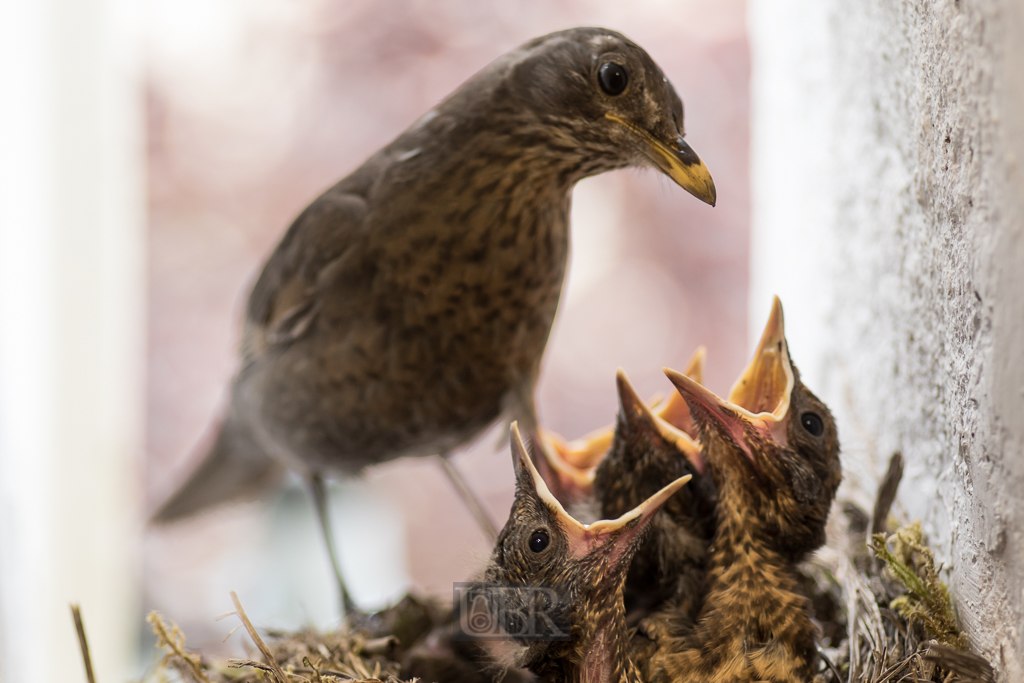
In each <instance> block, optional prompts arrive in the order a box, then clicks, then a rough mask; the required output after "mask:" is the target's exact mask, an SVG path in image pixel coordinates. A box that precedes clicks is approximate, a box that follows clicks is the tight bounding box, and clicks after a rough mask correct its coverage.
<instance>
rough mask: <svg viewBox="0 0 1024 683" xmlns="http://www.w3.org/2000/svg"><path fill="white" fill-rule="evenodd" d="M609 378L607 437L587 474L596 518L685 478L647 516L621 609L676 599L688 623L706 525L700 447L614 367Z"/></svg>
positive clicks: (708, 499)
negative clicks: (611, 412)
mask: <svg viewBox="0 0 1024 683" xmlns="http://www.w3.org/2000/svg"><path fill="white" fill-rule="evenodd" d="M616 383H617V385H618V391H619V414H618V421H617V424H616V427H615V438H614V439H613V441H612V446H611V448H610V449H609V451H608V454H607V455H606V456H605V457H604V459H603V460H601V463H600V464H599V465H598V466H597V471H596V473H595V476H594V495H595V496H596V498H597V500H598V502H599V503H600V515H601V517H602V518H603V519H611V518H614V517H617V516H619V515H621V514H624V513H625V512H626V511H627V510H630V509H632V508H633V507H635V506H636V505H639V504H640V502H641V501H643V500H645V499H646V498H647V497H648V496H651V495H653V494H654V493H655V492H656V491H658V490H659V489H660V488H661V487H663V486H664V485H665V484H666V483H667V482H670V481H673V480H675V479H677V478H679V477H684V476H692V477H693V481H692V482H691V483H690V485H689V486H687V487H686V489H685V490H684V491H681V492H680V493H678V494H676V495H675V496H673V497H672V499H671V500H670V501H668V502H667V503H666V504H665V509H664V511H663V512H662V513H661V514H659V515H658V516H657V518H655V519H654V520H652V521H651V524H650V526H651V530H650V532H649V533H648V535H647V538H646V540H645V541H644V542H643V544H642V545H641V546H640V549H639V550H638V551H637V554H636V557H635V558H633V564H632V565H631V566H630V568H629V574H628V575H627V578H626V588H625V604H626V613H627V614H628V615H631V616H632V615H634V614H640V615H642V614H643V613H645V612H648V611H650V609H652V608H653V607H655V606H656V605H658V604H660V603H662V602H664V601H665V600H666V599H668V598H670V597H673V596H676V600H677V602H676V609H677V611H678V612H679V613H682V614H686V615H688V616H689V618H690V619H691V620H692V619H693V618H695V617H696V616H697V614H696V611H697V609H698V608H699V607H700V604H701V602H702V592H701V585H702V583H703V580H704V573H705V563H706V560H707V546H708V542H709V541H710V539H711V533H712V530H713V529H714V506H715V492H714V486H713V484H712V482H711V477H710V476H706V475H705V474H704V472H705V465H704V461H703V458H702V457H701V451H700V446H699V445H697V443H696V442H694V441H693V439H691V438H690V437H689V436H688V435H687V434H686V433H685V432H682V431H680V430H678V429H675V428H674V427H672V426H671V425H669V424H668V423H667V422H665V421H664V420H662V419H661V418H660V417H658V416H657V415H655V414H654V413H653V412H652V411H651V409H650V408H648V407H647V406H646V405H645V404H644V402H643V401H641V400H640V397H639V396H638V395H637V393H636V391H634V389H633V387H632V385H630V383H629V380H628V379H627V378H626V374H625V373H624V372H623V371H622V370H619V372H618V374H617V376H616ZM684 411H685V404H684Z"/></svg>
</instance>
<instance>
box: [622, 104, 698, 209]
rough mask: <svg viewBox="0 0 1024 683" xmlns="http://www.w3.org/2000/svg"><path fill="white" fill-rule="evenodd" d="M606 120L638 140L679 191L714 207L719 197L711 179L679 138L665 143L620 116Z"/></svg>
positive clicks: (688, 146)
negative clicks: (679, 188)
mask: <svg viewBox="0 0 1024 683" xmlns="http://www.w3.org/2000/svg"><path fill="white" fill-rule="evenodd" d="M605 116H606V117H608V118H609V119H611V120H612V121H615V122H616V123H618V124H621V125H623V126H625V127H626V128H627V129H629V131H630V132H631V133H633V134H634V135H636V136H637V137H638V138H640V140H641V141H642V142H643V145H644V151H645V152H646V153H647V156H648V157H650V158H651V161H653V162H654V163H655V164H656V165H657V166H658V168H660V169H661V170H662V171H663V172H664V173H665V175H667V176H668V177H669V178H671V179H672V180H674V181H675V182H676V184H677V185H679V187H681V188H683V189H684V190H686V191H687V192H689V193H690V194H692V195H693V196H694V197H696V198H697V199H699V200H701V201H702V202H704V203H706V204H710V205H711V206H714V205H715V201H716V199H717V197H718V195H717V193H716V192H715V181H714V179H713V178H712V177H711V172H710V171H708V167H707V166H705V165H704V162H703V161H701V160H700V157H699V156H697V153H696V152H694V151H693V148H692V147H690V145H689V144H688V143H687V142H686V140H684V139H683V138H682V136H679V137H677V138H676V139H675V140H673V141H672V142H670V143H666V142H663V141H661V140H659V139H658V138H656V137H655V136H653V135H651V134H650V133H649V132H647V131H646V130H644V129H643V128H641V127H640V126H638V125H636V124H635V123H630V122H629V121H627V120H625V119H623V118H622V117H620V116H617V115H615V114H612V113H607V114H605Z"/></svg>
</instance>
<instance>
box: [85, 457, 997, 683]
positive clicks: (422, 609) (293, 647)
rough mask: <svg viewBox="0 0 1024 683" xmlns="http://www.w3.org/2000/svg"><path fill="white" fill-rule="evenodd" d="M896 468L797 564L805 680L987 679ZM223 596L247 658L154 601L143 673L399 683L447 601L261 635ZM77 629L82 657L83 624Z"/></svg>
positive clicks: (979, 682) (978, 682)
mask: <svg viewBox="0 0 1024 683" xmlns="http://www.w3.org/2000/svg"><path fill="white" fill-rule="evenodd" d="M901 473H902V460H901V459H900V457H899V455H898V454H897V455H896V456H894V457H893V460H892V461H891V465H890V470H889V473H888V474H887V476H886V477H885V479H883V483H882V485H881V487H880V489H879V493H878V496H877V497H876V502H875V507H874V510H873V511H872V515H871V516H870V517H869V516H868V515H867V513H865V512H864V511H863V510H861V509H860V508H859V507H857V506H856V505H854V504H852V503H850V502H846V503H843V504H841V505H840V506H839V508H840V510H841V511H842V514H841V515H840V517H841V519H839V520H837V521H838V522H839V523H838V524H837V525H835V526H838V527H839V528H840V531H838V532H833V533H832V537H831V538H830V541H829V544H828V545H827V546H826V547H825V548H823V549H822V550H821V551H819V552H818V553H817V554H816V555H815V556H814V558H813V559H812V560H810V561H808V562H807V563H805V564H804V566H803V567H802V573H803V575H804V578H805V589H806V592H807V595H808V596H810V597H811V600H812V604H813V609H814V613H815V618H816V621H817V623H818V625H819V626H820V629H821V638H820V643H821V660H822V670H821V672H820V673H819V674H818V675H817V676H815V679H814V683H847V682H849V683H901V682H910V681H913V682H915V683H916V682H925V681H930V682H941V683H956V682H959V683H993V682H994V680H995V677H994V673H993V669H992V666H991V665H990V664H989V662H988V661H986V660H985V659H984V658H982V657H981V656H979V655H977V654H975V653H973V652H971V651H970V649H969V645H968V642H967V638H966V636H965V635H964V634H963V633H961V632H960V630H959V629H958V627H957V623H956V616H955V613H954V610H953V605H952V601H951V600H950V595H949V591H948V589H947V588H946V586H945V584H944V583H943V582H942V581H941V580H940V578H939V568H938V567H936V564H935V556H934V554H933V553H932V551H931V550H930V549H929V548H928V546H927V543H926V541H925V539H924V536H923V534H922V532H921V527H920V524H919V523H914V524H911V525H908V526H904V527H902V528H898V529H895V528H892V527H890V528H889V529H888V531H886V525H885V520H886V519H887V518H888V512H889V508H890V506H891V504H892V501H893V499H894V497H895V489H896V486H897V485H898V483H899V478H900V475H901ZM232 598H233V599H234V601H235V607H236V614H237V616H238V617H239V619H240V620H241V622H242V625H243V626H244V627H245V629H246V631H248V634H249V637H250V639H251V640H252V643H253V646H254V648H255V649H254V651H253V653H252V658H250V659H229V660H226V661H218V662H213V661H208V660H206V659H204V658H203V657H202V655H201V654H200V653H196V652H192V651H189V650H188V649H187V648H186V645H185V636H184V634H182V633H181V631H180V630H179V629H178V628H177V627H176V626H175V625H174V624H171V623H169V622H167V621H166V620H165V619H164V618H163V617H161V616H160V615H159V614H157V613H155V612H154V613H151V614H150V615H149V617H148V621H149V623H150V624H151V625H152V627H153V631H154V632H155V633H156V636H157V641H158V646H159V647H160V648H161V649H162V650H163V651H164V653H165V654H164V657H163V659H162V661H160V662H159V664H157V665H156V667H155V668H154V669H153V671H152V672H151V673H150V674H149V675H148V676H147V677H146V679H145V683H150V682H156V681H188V682H190V683H229V682H230V683H250V682H251V683H256V682H257V681H260V682H266V681H271V682H272V683H328V682H332V683H333V682H336V681H346V682H347V681H358V682H360V683H363V682H365V683H398V682H399V676H400V672H401V668H402V667H401V662H402V660H403V658H404V656H405V655H406V653H408V652H409V650H410V649H411V648H413V647H415V645H416V644H417V643H419V642H421V641H422V640H423V639H425V638H427V636H428V634H429V633H431V632H432V631H435V629H439V628H443V627H444V626H445V625H446V624H450V611H447V612H446V610H444V609H442V607H441V606H440V605H439V604H436V603H433V602H430V601H426V600H422V599H419V598H416V597H413V596H408V597H406V598H405V599H403V600H402V601H401V602H400V603H398V604H397V605H395V606H393V607H391V608H389V609H387V610H385V611H383V612H381V613H378V614H376V615H373V617H372V618H371V619H370V620H369V621H367V622H365V623H364V624H361V625H360V628H356V629H353V630H352V631H349V630H341V631H334V632H329V633H319V632H316V631H313V630H305V631H300V632H297V633H283V632H273V631H271V632H267V633H266V638H264V637H262V636H260V634H259V633H257V631H256V629H255V628H253V626H252V624H251V623H250V621H249V619H248V617H247V616H246V614H245V610H244V609H243V608H242V605H241V604H240V603H239V601H238V598H237V597H236V596H235V595H234V594H232ZM80 636H81V638H82V644H83V653H84V654H85V656H86V661H87V667H88V648H87V646H86V645H85V641H84V631H80ZM440 683H445V682H444V681H441V682H440Z"/></svg>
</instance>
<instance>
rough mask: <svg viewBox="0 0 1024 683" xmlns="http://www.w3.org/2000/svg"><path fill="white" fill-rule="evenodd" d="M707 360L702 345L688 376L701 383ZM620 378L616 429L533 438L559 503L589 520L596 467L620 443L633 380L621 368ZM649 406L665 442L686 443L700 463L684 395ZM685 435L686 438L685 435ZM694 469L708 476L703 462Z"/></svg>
mask: <svg viewBox="0 0 1024 683" xmlns="http://www.w3.org/2000/svg"><path fill="white" fill-rule="evenodd" d="M706 355H707V350H706V349H705V348H704V347H703V346H701V347H698V348H697V350H696V351H695V352H694V354H693V356H692V357H691V358H690V361H689V363H688V364H687V367H686V371H685V372H686V376H687V377H689V378H691V379H693V380H695V381H697V382H700V381H701V379H702V377H703V374H704V358H705V356H706ZM618 375H621V377H618V379H617V382H618V383H619V405H620V411H619V415H618V418H617V420H618V421H617V422H616V424H614V425H611V426H608V427H603V428H601V429H596V430H594V431H592V432H590V433H589V434H587V435H586V436H583V437H580V438H578V439H574V440H572V441H566V440H565V439H564V438H563V437H562V436H561V435H559V434H556V433H555V432H552V431H549V430H547V429H542V428H538V429H537V430H536V431H535V432H534V433H533V434H532V435H531V443H532V444H533V445H534V453H535V454H536V453H540V454H541V455H542V456H543V457H540V458H537V459H536V460H535V464H536V465H537V468H538V469H540V471H541V474H542V475H543V476H544V481H546V482H547V483H548V487H549V488H550V489H551V492H552V493H553V494H554V495H555V498H557V499H558V501H559V502H560V503H562V505H564V506H565V507H566V508H567V509H568V510H570V511H572V512H574V513H575V512H577V511H579V512H581V513H583V514H587V515H590V510H588V508H589V507H592V504H593V503H594V502H595V501H594V476H595V474H596V471H597V467H598V465H599V464H600V463H601V461H602V460H603V459H604V458H605V456H606V455H608V453H609V452H610V451H612V450H615V446H614V445H613V442H614V441H615V440H616V439H617V438H619V436H618V434H617V430H618V429H619V428H620V426H621V424H622V416H623V414H624V413H623V410H622V408H621V406H622V405H624V404H623V399H622V382H623V381H625V382H626V384H627V385H628V380H626V379H625V375H624V374H623V371H622V369H621V368H620V369H619V372H618ZM629 392H630V394H632V395H635V394H636V392H635V391H633V388H632V387H629ZM650 403H651V405H652V408H651V409H650V410H647V408H646V406H645V407H644V410H645V412H646V413H649V414H651V416H652V420H653V418H658V419H656V420H653V424H655V425H657V426H658V429H659V430H660V431H661V433H662V435H663V436H664V437H665V439H666V440H667V441H668V442H675V441H677V440H679V439H682V440H683V441H685V442H686V443H681V444H680V448H682V449H684V451H685V452H689V453H690V454H691V455H692V456H694V457H698V458H699V454H696V453H695V451H694V450H693V448H692V446H693V439H694V438H695V437H696V436H697V432H696V430H695V429H694V427H693V420H691V419H690V411H689V408H687V407H686V401H684V400H683V398H682V396H680V395H679V392H677V391H673V392H672V395H671V396H670V397H669V398H667V399H665V400H662V401H659V400H657V399H654V400H652V401H651V402H650ZM630 405H633V402H632V400H630ZM680 432H682V433H681V434H680ZM687 437H689V438H687ZM695 466H696V467H697V468H698V471H703V465H702V464H700V463H699V462H698V463H697V464H696V465H695ZM640 500H641V499H637V500H636V501H635V503H639V502H640ZM635 503H634V504H635ZM597 507H598V508H600V503H599V502H597ZM629 507H633V506H632V505H629V506H627V507H623V508H621V511H620V512H624V511H625V510H626V509H628V508H629ZM596 514H601V513H600V512H598V513H596ZM605 514H607V513H605ZM618 514H620V513H616V515H614V516H617V515H618ZM591 516H592V515H591Z"/></svg>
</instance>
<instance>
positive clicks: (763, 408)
mask: <svg viewBox="0 0 1024 683" xmlns="http://www.w3.org/2000/svg"><path fill="white" fill-rule="evenodd" d="M793 384H794V379H793V367H792V366H791V365H790V363H789V349H788V347H787V346H786V327H785V322H784V319H783V316H782V302H781V301H779V297H775V300H774V302H773V303H772V312H771V314H770V315H769V316H768V324H767V325H765V327H764V333H763V334H762V335H761V342H760V343H759V344H758V345H757V350H756V351H754V357H753V359H752V360H751V361H750V365H748V366H747V369H746V370H744V371H743V374H742V375H740V378H739V379H738V380H736V384H734V385H733V387H732V391H730V392H729V402H730V403H734V404H736V405H738V406H740V407H741V408H745V409H746V410H749V411H750V412H751V413H754V414H759V413H770V414H771V415H772V417H774V418H775V419H776V420H782V419H784V418H785V417H786V415H787V413H788V412H789V397H790V394H791V393H792V392H793Z"/></svg>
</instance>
